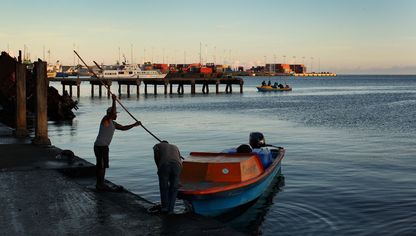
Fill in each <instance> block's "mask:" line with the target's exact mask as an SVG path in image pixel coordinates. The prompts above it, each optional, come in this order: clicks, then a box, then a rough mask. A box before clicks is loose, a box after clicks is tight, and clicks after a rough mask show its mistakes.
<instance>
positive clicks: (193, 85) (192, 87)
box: [191, 79, 195, 94]
mask: <svg viewBox="0 0 416 236" xmlns="http://www.w3.org/2000/svg"><path fill="white" fill-rule="evenodd" d="M191 94H195V79H192V80H191Z"/></svg>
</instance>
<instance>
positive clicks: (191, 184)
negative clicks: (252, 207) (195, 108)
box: [178, 133, 285, 217]
mask: <svg viewBox="0 0 416 236" xmlns="http://www.w3.org/2000/svg"><path fill="white" fill-rule="evenodd" d="M252 134H254V135H258V134H260V133H252ZM260 135H261V137H262V134H260ZM250 137H251V136H250ZM250 144H252V142H250ZM251 146H252V147H253V149H251V147H250V146H248V145H245V146H244V145H242V146H240V147H246V150H243V151H242V149H241V148H240V147H239V148H237V149H228V150H225V151H223V152H219V153H207V152H191V153H190V155H189V157H188V158H186V159H185V160H184V162H183V170H182V173H181V177H180V182H181V187H180V188H179V191H178V198H180V199H183V200H184V202H185V205H186V207H187V208H188V209H189V210H190V211H192V212H195V213H197V214H201V215H205V216H210V217H217V216H221V215H224V214H226V213H229V212H231V211H233V210H236V209H238V208H239V207H241V206H244V205H247V204H249V203H251V202H254V201H255V200H257V199H258V198H259V197H260V196H261V195H262V194H263V193H264V192H265V190H266V189H267V188H268V186H269V185H270V183H271V182H272V180H273V179H274V178H275V177H276V176H277V175H279V174H280V172H281V161H282V159H283V157H284V155H285V149H284V148H282V147H274V146H271V145H267V146H266V145H264V143H263V145H251ZM239 149H240V150H239Z"/></svg>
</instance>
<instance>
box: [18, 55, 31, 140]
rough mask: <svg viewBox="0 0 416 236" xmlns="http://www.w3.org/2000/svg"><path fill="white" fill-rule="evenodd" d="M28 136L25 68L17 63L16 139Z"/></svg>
mask: <svg viewBox="0 0 416 236" xmlns="http://www.w3.org/2000/svg"><path fill="white" fill-rule="evenodd" d="M27 135H28V131H27V121H26V68H25V66H24V65H23V64H22V63H21V62H20V61H19V62H18V63H17V64H16V137H19V138H23V137H26V136H27Z"/></svg>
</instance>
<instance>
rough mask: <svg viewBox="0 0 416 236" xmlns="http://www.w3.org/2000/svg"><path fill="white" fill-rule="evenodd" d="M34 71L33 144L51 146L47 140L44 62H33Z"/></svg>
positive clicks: (47, 82) (46, 82) (46, 85)
mask: <svg viewBox="0 0 416 236" xmlns="http://www.w3.org/2000/svg"><path fill="white" fill-rule="evenodd" d="M35 71H36V74H35V75H36V79H35V82H36V88H35V91H36V119H35V120H36V124H35V138H34V139H33V143H34V144H37V145H51V141H50V140H49V138H48V85H49V81H48V79H47V76H46V62H43V61H41V60H39V61H37V62H35Z"/></svg>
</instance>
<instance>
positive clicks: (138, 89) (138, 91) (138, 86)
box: [136, 79, 142, 97]
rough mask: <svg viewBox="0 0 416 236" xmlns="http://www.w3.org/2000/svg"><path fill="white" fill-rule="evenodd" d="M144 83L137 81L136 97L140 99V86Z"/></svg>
mask: <svg viewBox="0 0 416 236" xmlns="http://www.w3.org/2000/svg"><path fill="white" fill-rule="evenodd" d="M141 83H142V81H141V80H139V79H136V96H137V97H139V95H140V84H141Z"/></svg>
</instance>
